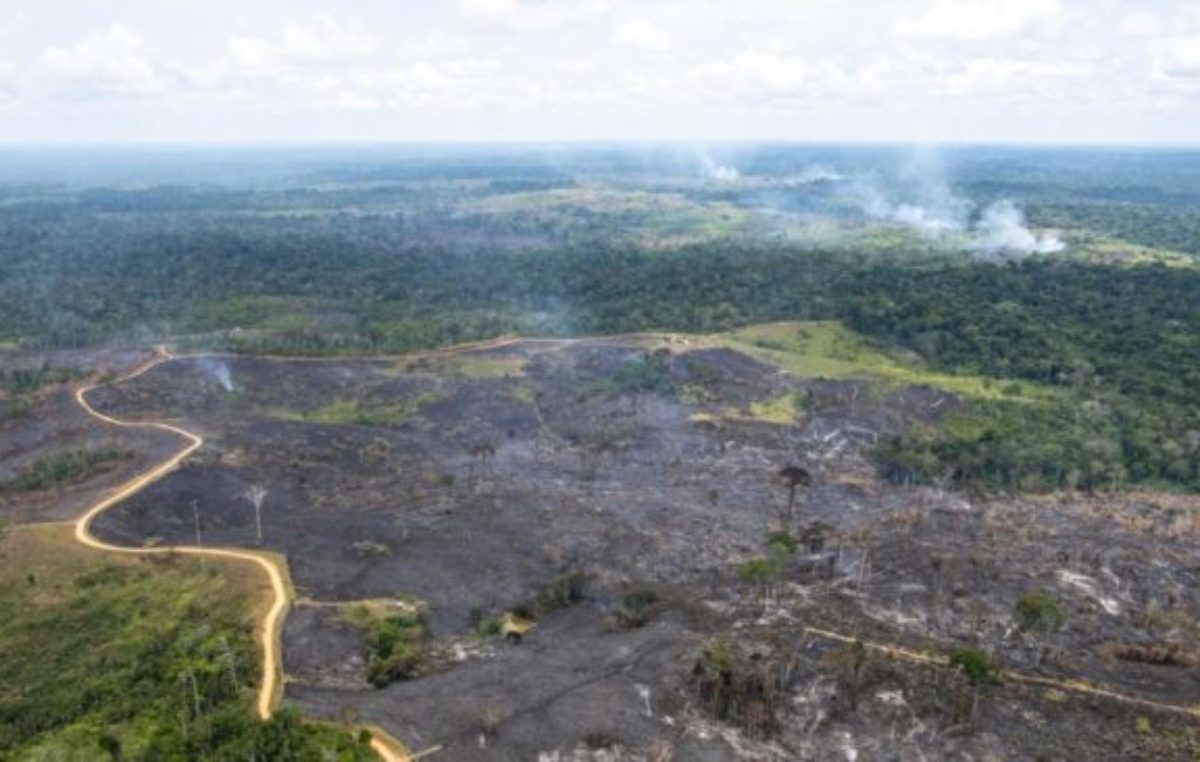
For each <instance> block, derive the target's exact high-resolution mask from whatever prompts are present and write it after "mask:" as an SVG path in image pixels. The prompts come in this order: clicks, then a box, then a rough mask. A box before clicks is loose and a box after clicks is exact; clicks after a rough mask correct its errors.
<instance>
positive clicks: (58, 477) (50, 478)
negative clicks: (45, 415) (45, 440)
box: [0, 447, 133, 494]
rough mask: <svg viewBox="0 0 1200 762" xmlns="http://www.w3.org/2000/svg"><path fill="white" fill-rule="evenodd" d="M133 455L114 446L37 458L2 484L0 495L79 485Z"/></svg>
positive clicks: (70, 451)
mask: <svg viewBox="0 0 1200 762" xmlns="http://www.w3.org/2000/svg"><path fill="white" fill-rule="evenodd" d="M132 458H133V453H132V452H131V451H129V450H122V449H118V448H115V447H108V448H103V449H91V450H69V451H66V452H59V453H54V454H52V455H46V456H44V457H41V458H38V459H37V460H35V461H34V462H33V463H32V464H30V465H29V466H28V467H26V468H25V469H24V470H22V471H21V472H20V473H19V474H17V475H16V476H15V477H13V478H12V479H10V480H9V481H7V482H4V483H2V484H0V494H3V493H6V492H7V493H14V492H37V491H40V490H46V489H53V488H57V487H64V486H67V485H70V484H78V483H79V482H82V481H86V480H87V479H90V478H91V477H93V476H95V475H97V474H101V473H104V472H105V471H108V470H110V469H111V468H112V467H113V466H114V465H115V464H117V463H120V462H121V461H126V460H130V459H132Z"/></svg>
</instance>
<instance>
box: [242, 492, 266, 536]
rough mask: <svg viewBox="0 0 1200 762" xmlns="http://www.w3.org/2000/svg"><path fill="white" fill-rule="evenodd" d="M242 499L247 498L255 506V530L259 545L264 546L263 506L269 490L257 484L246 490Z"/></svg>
mask: <svg viewBox="0 0 1200 762" xmlns="http://www.w3.org/2000/svg"><path fill="white" fill-rule="evenodd" d="M242 497H244V498H246V500H248V501H249V502H250V504H251V505H253V506H254V528H255V532H256V534H257V538H258V544H259V545H262V543H263V531H262V505H263V501H264V500H266V499H267V488H266V487H264V486H263V485H261V484H255V485H253V486H251V487H250V488H249V489H248V490H246V492H245V493H244V494H243V495H242Z"/></svg>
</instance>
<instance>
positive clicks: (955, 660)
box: [950, 648, 1000, 685]
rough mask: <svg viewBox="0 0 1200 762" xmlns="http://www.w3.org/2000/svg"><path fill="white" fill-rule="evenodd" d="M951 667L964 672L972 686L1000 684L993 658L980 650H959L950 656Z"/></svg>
mask: <svg viewBox="0 0 1200 762" xmlns="http://www.w3.org/2000/svg"><path fill="white" fill-rule="evenodd" d="M950 666H951V667H956V668H958V669H960V670H962V671H963V673H964V674H965V675H966V676H967V680H969V681H970V682H971V684H972V685H984V684H987V683H998V682H1000V677H999V674H998V672H997V670H996V667H995V666H994V665H993V664H992V657H990V656H988V654H987V652H985V651H981V650H980V649H978V648H959V649H957V650H956V651H954V652H953V653H952V654H950Z"/></svg>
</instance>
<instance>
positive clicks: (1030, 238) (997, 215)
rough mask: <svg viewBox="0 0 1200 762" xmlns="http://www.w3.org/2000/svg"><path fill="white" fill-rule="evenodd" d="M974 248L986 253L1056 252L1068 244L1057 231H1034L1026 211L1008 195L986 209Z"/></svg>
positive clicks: (977, 229) (976, 227)
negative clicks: (1007, 197) (1008, 198)
mask: <svg viewBox="0 0 1200 762" xmlns="http://www.w3.org/2000/svg"><path fill="white" fill-rule="evenodd" d="M974 243H975V248H976V249H977V250H978V251H981V252H984V253H985V254H1019V255H1024V256H1029V255H1031V254H1054V253H1056V252H1060V251H1062V250H1063V249H1065V248H1067V245H1066V244H1065V243H1063V241H1062V239H1061V238H1059V237H1058V233H1056V232H1054V231H1048V232H1045V233H1042V234H1037V233H1034V232H1033V231H1032V230H1030V229H1029V227H1028V226H1026V224H1025V214H1024V213H1023V212H1022V211H1021V210H1020V209H1018V208H1017V205H1016V204H1014V203H1013V202H1012V201H1009V200H1007V199H1005V200H1002V201H997V202H996V203H994V204H992V205H991V206H989V207H988V208H987V209H984V210H983V214H982V215H981V216H980V217H979V222H978V223H976V225H975V242H974Z"/></svg>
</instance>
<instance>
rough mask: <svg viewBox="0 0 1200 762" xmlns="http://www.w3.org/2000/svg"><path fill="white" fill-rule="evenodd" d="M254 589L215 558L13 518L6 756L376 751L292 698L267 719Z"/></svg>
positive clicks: (7, 574) (0, 748) (0, 628)
mask: <svg viewBox="0 0 1200 762" xmlns="http://www.w3.org/2000/svg"><path fill="white" fill-rule="evenodd" d="M254 590H255V588H254V584H253V583H252V582H251V581H249V580H247V579H245V578H243V577H242V576H240V574H239V572H238V571H237V570H235V569H232V568H229V569H227V568H224V567H223V566H220V567H219V566H218V565H216V564H214V563H212V562H204V563H202V562H200V561H198V560H185V559H182V558H179V559H173V558H158V559H144V560H131V559H121V558H117V557H114V556H112V555H106V554H100V553H95V552H92V551H89V550H87V549H84V548H81V547H79V546H78V545H76V544H75V543H74V541H73V540H72V539H71V538H70V536H69V532H68V531H66V530H59V529H45V528H43V529H30V528H23V529H17V530H12V531H10V532H8V533H7V537H3V538H0V652H3V654H4V658H3V660H2V664H3V667H2V668H0V669H2V671H3V674H2V678H0V683H2V684H3V685H4V690H3V691H0V757H3V758H5V759H16V760H23V759H28V760H36V759H249V758H255V759H314V760H315V759H336V760H345V761H346V762H349V761H351V760H367V759H374V758H375V755H374V753H373V752H371V751H370V750H369V749H368V748H365V747H363V746H361V744H358V743H357V742H356V741H355V739H354V738H353V737H352V736H351V735H349V734H348V733H345V732H343V731H340V730H338V729H335V728H332V727H328V726H320V725H308V724H305V723H302V722H301V721H300V720H299V718H298V717H297V716H296V715H295V714H294V713H292V712H289V711H282V712H279V713H278V714H276V715H275V716H274V717H273V718H272V719H271V720H270V721H267V722H263V721H261V720H259V719H258V717H257V715H256V714H255V712H254V708H253V701H254V695H255V687H256V685H257V681H258V676H259V673H258V670H259V666H258V659H257V652H256V648H255V644H254V639H253V624H252V619H251V614H250V611H251V607H252V605H253V601H254V595H255V592H254ZM50 634H52V635H53V637H48V635H50Z"/></svg>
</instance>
